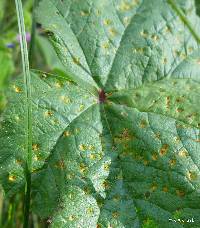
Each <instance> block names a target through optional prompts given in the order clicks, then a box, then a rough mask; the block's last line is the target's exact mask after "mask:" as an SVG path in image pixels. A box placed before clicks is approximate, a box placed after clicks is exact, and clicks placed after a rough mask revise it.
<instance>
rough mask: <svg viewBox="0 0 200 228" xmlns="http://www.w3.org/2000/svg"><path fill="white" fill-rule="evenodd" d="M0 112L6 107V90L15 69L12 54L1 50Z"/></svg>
mask: <svg viewBox="0 0 200 228" xmlns="http://www.w3.org/2000/svg"><path fill="white" fill-rule="evenodd" d="M0 69H1V71H0V112H1V111H2V110H3V109H4V107H5V103H6V101H5V96H4V90H5V88H6V87H7V83H8V81H9V77H10V76H11V74H12V73H13V71H14V66H13V61H12V56H11V55H10V53H8V52H6V51H3V50H2V51H0Z"/></svg>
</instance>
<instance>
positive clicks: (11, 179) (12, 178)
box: [8, 174, 16, 182]
mask: <svg viewBox="0 0 200 228" xmlns="http://www.w3.org/2000/svg"><path fill="white" fill-rule="evenodd" d="M8 180H9V181H11V182H14V181H15V180H16V176H14V175H11V174H10V175H9V177H8Z"/></svg>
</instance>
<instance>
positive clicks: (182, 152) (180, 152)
mask: <svg viewBox="0 0 200 228" xmlns="http://www.w3.org/2000/svg"><path fill="white" fill-rule="evenodd" d="M178 155H179V156H180V157H182V158H186V157H187V156H188V152H187V151H186V150H185V149H183V150H181V151H179V152H178Z"/></svg>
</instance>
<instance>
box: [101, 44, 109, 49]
mask: <svg viewBox="0 0 200 228" xmlns="http://www.w3.org/2000/svg"><path fill="white" fill-rule="evenodd" d="M109 46H110V45H109V43H108V42H106V43H103V44H102V48H104V49H108V48H109Z"/></svg>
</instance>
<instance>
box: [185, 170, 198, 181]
mask: <svg viewBox="0 0 200 228" xmlns="http://www.w3.org/2000/svg"><path fill="white" fill-rule="evenodd" d="M187 177H188V179H189V180H191V181H194V180H196V179H197V174H196V173H195V172H193V171H189V172H188V173H187Z"/></svg>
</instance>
